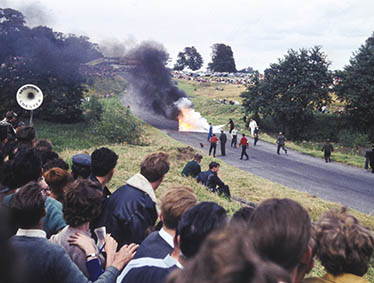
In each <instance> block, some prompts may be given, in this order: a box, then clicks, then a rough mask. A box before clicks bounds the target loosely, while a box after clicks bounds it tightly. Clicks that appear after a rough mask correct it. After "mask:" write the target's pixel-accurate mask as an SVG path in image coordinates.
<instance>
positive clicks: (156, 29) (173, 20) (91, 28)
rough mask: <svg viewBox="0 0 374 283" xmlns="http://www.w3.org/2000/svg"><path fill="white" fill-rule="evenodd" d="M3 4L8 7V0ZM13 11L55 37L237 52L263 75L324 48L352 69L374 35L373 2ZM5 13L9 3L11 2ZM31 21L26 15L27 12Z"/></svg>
mask: <svg viewBox="0 0 374 283" xmlns="http://www.w3.org/2000/svg"><path fill="white" fill-rule="evenodd" d="M3 2H4V1H3ZM11 3H12V5H13V7H14V8H19V9H20V8H21V7H22V6H24V5H25V3H28V5H30V4H29V3H37V5H38V7H43V8H44V11H47V12H48V14H49V16H50V19H51V21H50V25H51V26H52V27H53V28H54V29H55V30H58V31H62V32H72V33H76V34H83V35H87V36H89V37H91V38H92V39H93V40H95V41H98V42H100V41H102V40H105V39H113V38H116V39H117V40H118V41H123V40H125V39H127V38H129V37H130V38H132V39H136V40H137V41H142V40H149V39H152V40H155V41H158V42H160V43H162V44H163V45H164V46H165V48H166V49H167V50H168V52H169V53H170V55H171V57H172V58H174V59H175V57H176V56H177V53H178V52H179V51H181V50H182V49H183V48H184V47H186V46H192V45H194V46H195V47H196V48H197V50H198V51H199V52H200V53H201V54H202V55H203V57H204V61H205V63H208V62H209V61H210V53H211V50H210V46H211V45H212V44H214V43H217V42H220V43H225V44H228V45H230V46H231V47H232V49H233V52H234V56H235V60H236V63H237V67H238V68H244V67H247V66H252V67H254V68H255V69H259V70H261V71H262V70H263V69H265V68H267V67H268V66H269V64H270V63H273V62H276V61H277V59H278V58H280V57H283V55H284V54H285V53H286V52H287V50H288V49H290V48H293V49H298V48H301V47H305V48H309V47H312V46H315V45H321V46H322V47H323V51H324V52H326V53H327V55H328V58H329V60H330V61H332V68H334V69H336V68H342V67H343V66H344V65H345V64H348V61H349V58H350V56H351V55H352V52H353V51H355V50H357V49H358V48H359V47H360V45H361V44H362V43H363V42H364V40H365V39H366V38H367V37H369V36H370V35H371V34H372V32H373V31H374V14H373V13H372V11H373V10H374V1H372V0H361V1H354V0H313V1H297V0H283V1H277V0H264V1H254V0H247V1H245V0H233V1H231V2H228V1H223V0H215V1H214V0H204V1H201V0H189V1H187V0H178V1H172V0H159V1H152V0H137V1H136V0H126V1H125V0H121V1H119V0H106V1H98V0H91V1H89V0H80V1H79V0H78V1H77V0H64V1H51V0H39V1H36V2H32V1H27V2H25V1H21V0H12V1H11ZM7 4H8V6H9V5H10V1H8V2H7ZM25 14H26V13H25Z"/></svg>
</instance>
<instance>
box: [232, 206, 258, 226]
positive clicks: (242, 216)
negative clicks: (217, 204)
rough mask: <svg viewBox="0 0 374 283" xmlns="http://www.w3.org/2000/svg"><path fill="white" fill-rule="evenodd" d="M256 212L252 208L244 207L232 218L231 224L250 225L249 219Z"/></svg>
mask: <svg viewBox="0 0 374 283" xmlns="http://www.w3.org/2000/svg"><path fill="white" fill-rule="evenodd" d="M254 210H255V208H254V207H251V206H243V207H241V208H240V209H239V210H237V211H236V212H235V213H234V215H233V216H232V217H231V222H235V223H243V224H244V223H246V224H248V221H249V218H250V217H251V215H252V212H253V211H254Z"/></svg>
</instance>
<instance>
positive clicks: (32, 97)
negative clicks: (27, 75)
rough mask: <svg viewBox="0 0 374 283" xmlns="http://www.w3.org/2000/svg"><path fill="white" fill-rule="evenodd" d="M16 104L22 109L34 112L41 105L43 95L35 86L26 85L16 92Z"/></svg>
mask: <svg viewBox="0 0 374 283" xmlns="http://www.w3.org/2000/svg"><path fill="white" fill-rule="evenodd" d="M16 98H17V103H18V104H19V106H21V107H22V108H23V109H26V110H35V109H37V108H38V107H40V105H42V103H43V93H42V91H41V90H40V88H38V87H37V86H36V85H32V84H27V85H24V86H21V87H20V88H19V89H18V91H17V95H16Z"/></svg>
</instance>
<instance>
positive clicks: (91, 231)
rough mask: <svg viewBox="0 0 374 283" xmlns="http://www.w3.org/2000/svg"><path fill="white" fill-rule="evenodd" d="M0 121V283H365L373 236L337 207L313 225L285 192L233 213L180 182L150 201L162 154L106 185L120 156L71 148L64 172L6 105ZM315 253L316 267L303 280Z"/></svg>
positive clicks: (191, 168) (186, 172)
mask: <svg viewBox="0 0 374 283" xmlns="http://www.w3.org/2000/svg"><path fill="white" fill-rule="evenodd" d="M8 114H9V115H8ZM11 114H12V115H11ZM11 116H12V117H13V118H10V117H11ZM12 119H13V120H12ZM0 129H1V147H0V150H1V152H0V153H1V159H0V168H1V171H0V172H1V176H0V189H1V192H0V200H1V206H0V248H1V251H2V256H1V257H0V262H1V263H0V282H30V283H31V282H67V283H70V282H101V283H104V282H105V283H107V282H108V283H109V282H117V283H129V282H138V283H143V282H144V283H145V282H147V283H148V282H149V283H151V282H155V283H158V282H160V283H161V282H169V283H194V282H196V283H198V282H207V283H210V282H211V283H213V282H222V283H223V282H225V283H240V282H243V283H244V282H245V283H249V282H253V283H263V282H264V283H265V282H266V283H272V282H274V283H275V282H286V283H287V282H290V283H291V282H292V283H298V282H368V281H367V280H365V279H364V278H363V276H364V275H365V273H366V272H367V271H368V268H369V262H370V259H371V257H372V255H373V251H374V237H373V234H372V232H371V231H370V230H369V229H367V228H365V227H364V225H362V224H361V223H360V222H359V221H358V220H357V219H356V218H355V217H354V216H352V215H351V214H349V212H348V211H347V210H346V209H345V208H342V209H337V210H330V211H327V212H326V213H325V214H323V215H322V216H321V218H320V219H319V220H317V221H316V222H315V223H312V222H311V219H310V216H309V213H308V211H307V210H306V209H305V208H304V207H303V206H302V204H301V203H298V202H296V201H294V200H291V199H287V198H285V199H278V198H271V199H267V200H264V201H263V202H261V203H259V204H258V205H257V206H256V207H255V208H253V207H247V206H244V207H242V208H240V209H239V210H238V211H237V212H235V214H234V215H233V216H232V217H229V216H228V215H227V212H226V210H225V209H224V208H223V207H222V206H220V205H218V204H217V203H215V202H212V201H204V202H199V201H198V199H197V196H196V194H195V193H194V191H193V190H192V189H191V188H190V187H186V186H178V185H176V186H173V187H170V188H168V190H167V191H166V192H165V193H164V194H163V195H162V196H161V198H160V199H157V197H156V194H155V191H156V190H157V188H158V187H159V186H160V185H161V184H162V182H163V180H164V178H165V176H166V175H167V174H168V172H169V169H170V166H171V165H170V161H169V156H168V154H167V153H166V152H154V153H150V154H148V155H147V156H145V157H144V159H143V161H142V162H141V164H140V166H139V171H138V173H137V174H135V175H133V176H132V177H130V178H129V179H128V180H127V181H126V183H125V184H124V185H122V186H120V187H119V188H117V189H116V190H115V191H114V192H111V191H110V190H109V189H108V187H107V185H108V184H109V183H110V182H111V180H112V177H113V175H114V174H116V171H115V168H116V166H117V162H118V159H119V158H120V157H119V156H118V155H117V154H116V153H115V152H114V151H113V150H111V149H109V148H106V147H101V148H97V149H95V150H94V151H93V152H92V153H91V154H87V153H80V154H76V155H74V156H72V160H71V164H72V166H71V168H70V166H69V165H68V164H67V163H66V162H65V161H64V160H62V159H61V158H60V157H59V155H58V153H56V152H54V151H53V144H52V143H51V142H50V141H49V140H48V139H39V140H36V133H35V129H34V128H33V127H32V126H25V125H22V124H21V125H20V124H18V123H17V116H16V114H15V113H14V112H12V113H10V112H9V113H7V117H5V120H3V121H2V123H1V124H0ZM201 159H202V156H201V155H200V154H196V155H195V156H194V160H192V161H190V162H189V163H188V164H187V165H188V166H187V165H186V166H185V167H184V168H183V170H182V175H183V176H187V177H188V176H193V177H196V178H197V179H198V181H200V182H202V183H203V184H205V185H206V186H207V187H209V188H210V189H211V190H212V191H214V192H218V193H223V194H224V195H225V196H227V197H228V198H230V193H229V188H228V186H226V185H225V184H223V182H222V181H220V180H219V178H218V176H217V172H218V169H219V164H218V163H217V162H212V163H211V164H210V165H209V170H208V171H210V172H208V173H206V172H201V169H199V168H200V165H199V163H200V161H201ZM181 169H182V168H181ZM220 182H222V184H221V183H220ZM217 186H218V188H217ZM315 258H317V259H319V261H320V262H321V264H322V265H323V267H324V268H325V270H326V274H324V275H323V276H322V277H320V278H319V277H314V278H313V277H312V278H305V277H306V275H307V274H308V273H309V272H310V271H311V270H312V268H313V263H314V259H315Z"/></svg>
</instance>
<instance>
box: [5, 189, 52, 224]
mask: <svg viewBox="0 0 374 283" xmlns="http://www.w3.org/2000/svg"><path fill="white" fill-rule="evenodd" d="M45 198H46V196H45V195H44V194H43V189H42V187H41V186H40V185H39V183H38V182H29V183H27V184H26V185H24V186H23V187H21V188H20V189H19V190H18V191H17V192H16V193H15V194H14V195H13V197H12V199H11V200H10V203H9V204H10V208H11V211H12V216H13V219H14V220H15V221H16V223H17V224H18V225H19V227H21V228H23V229H30V228H32V227H34V226H36V225H38V224H39V221H40V220H41V219H42V218H43V216H44V215H45Z"/></svg>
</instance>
